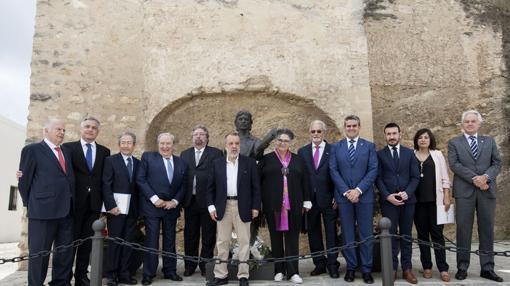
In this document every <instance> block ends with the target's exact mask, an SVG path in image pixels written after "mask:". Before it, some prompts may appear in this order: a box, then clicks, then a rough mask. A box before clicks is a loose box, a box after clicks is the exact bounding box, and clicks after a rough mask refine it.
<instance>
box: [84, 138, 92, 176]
mask: <svg viewBox="0 0 510 286" xmlns="http://www.w3.org/2000/svg"><path fill="white" fill-rule="evenodd" d="M85 145H87V154H85V159H86V160H87V166H88V167H89V171H92V145H91V144H90V143H87V144H85Z"/></svg>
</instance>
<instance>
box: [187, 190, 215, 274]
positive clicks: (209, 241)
mask: <svg viewBox="0 0 510 286" xmlns="http://www.w3.org/2000/svg"><path fill="white" fill-rule="evenodd" d="M200 238H202V248H201V250H200V257H203V258H212V257H213V256H214V246H215V244H216V222H215V221H213V220H212V219H211V216H210V215H209V211H208V210H207V208H201V207H200V206H199V205H198V204H197V202H196V199H195V196H192V198H191V202H190V205H189V206H188V207H186V208H185V209H184V254H185V255H187V256H198V249H199V248H200ZM197 265H198V263H197V262H195V261H187V260H186V261H185V262H184V268H185V269H189V270H192V271H195V269H196V268H197ZM199 266H200V270H202V271H205V262H200V265H199Z"/></svg>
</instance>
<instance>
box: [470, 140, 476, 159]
mask: <svg viewBox="0 0 510 286" xmlns="http://www.w3.org/2000/svg"><path fill="white" fill-rule="evenodd" d="M469 139H470V140H471V143H470V144H469V147H470V148H471V153H473V158H475V159H477V158H478V143H477V142H476V136H474V135H471V136H469Z"/></svg>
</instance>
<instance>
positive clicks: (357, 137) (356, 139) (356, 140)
mask: <svg viewBox="0 0 510 286" xmlns="http://www.w3.org/2000/svg"><path fill="white" fill-rule="evenodd" d="M345 139H347V142H348V143H350V141H351V140H354V144H356V143H358V140H359V136H356V138H354V139H350V138H349V137H347V138H345Z"/></svg>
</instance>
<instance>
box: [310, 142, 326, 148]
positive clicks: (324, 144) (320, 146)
mask: <svg viewBox="0 0 510 286" xmlns="http://www.w3.org/2000/svg"><path fill="white" fill-rule="evenodd" d="M315 146H316V145H315V144H313V143H312V149H315ZM325 147H326V142H325V141H324V140H322V142H321V143H320V144H319V149H324V148H325Z"/></svg>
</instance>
